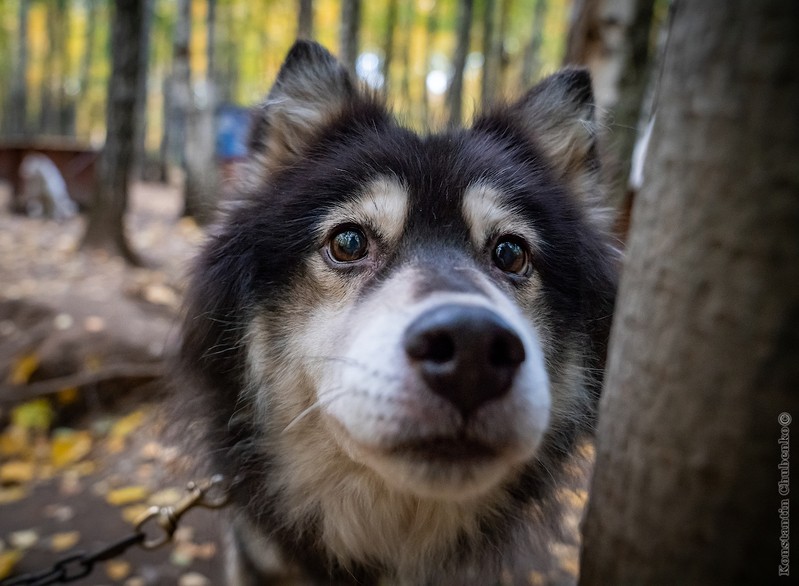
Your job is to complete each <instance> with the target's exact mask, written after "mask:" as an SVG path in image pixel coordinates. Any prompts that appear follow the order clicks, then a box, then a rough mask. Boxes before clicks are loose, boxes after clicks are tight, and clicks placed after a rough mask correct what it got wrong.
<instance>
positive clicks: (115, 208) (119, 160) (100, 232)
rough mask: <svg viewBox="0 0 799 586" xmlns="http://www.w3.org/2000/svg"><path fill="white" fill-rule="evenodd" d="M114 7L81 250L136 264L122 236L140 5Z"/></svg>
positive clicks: (130, 0) (138, 78)
mask: <svg viewBox="0 0 799 586" xmlns="http://www.w3.org/2000/svg"><path fill="white" fill-rule="evenodd" d="M114 6H115V9H116V11H115V13H114V17H113V24H112V31H111V32H112V38H113V39H114V42H113V43H112V55H111V60H112V64H111V76H110V78H109V83H108V105H107V108H106V127H107V134H106V140H105V147H104V148H103V152H102V154H101V155H100V160H99V164H98V167H97V173H98V176H97V188H96V190H95V192H94V195H93V198H92V206H91V209H90V210H89V218H88V225H87V227H86V233H85V235H84V237H83V247H84V248H99V249H103V250H106V251H108V252H109V253H112V254H120V255H122V257H123V258H125V259H126V260H127V261H129V262H131V263H133V264H139V260H138V258H137V256H136V255H135V254H134V253H133V251H132V250H131V248H130V246H129V245H128V241H127V238H126V237H125V230H124V215H125V209H126V208H127V203H128V179H129V177H130V171H131V162H132V160H133V149H134V145H133V134H134V131H135V128H136V113H137V111H136V107H135V106H136V96H137V95H138V90H137V87H138V85H139V84H140V83H142V77H143V75H142V72H141V71H140V66H141V60H140V58H139V51H140V50H141V48H140V43H141V27H142V26H143V22H144V2H143V0H118V1H117V2H115V3H114Z"/></svg>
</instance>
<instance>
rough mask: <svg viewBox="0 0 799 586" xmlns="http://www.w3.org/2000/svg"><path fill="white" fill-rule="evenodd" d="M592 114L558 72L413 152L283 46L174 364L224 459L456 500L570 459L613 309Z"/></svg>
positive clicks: (326, 61) (418, 142)
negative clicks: (253, 458)
mask: <svg viewBox="0 0 799 586" xmlns="http://www.w3.org/2000/svg"><path fill="white" fill-rule="evenodd" d="M592 100H593V98H592V93H591V88H590V79H589V76H588V74H587V73H586V72H584V71H582V70H566V71H564V72H561V73H559V74H556V75H554V76H552V77H550V78H548V79H546V80H544V81H543V82H542V83H540V84H539V85H538V86H536V87H535V88H534V89H533V90H531V91H530V92H529V93H528V94H527V95H525V96H524V97H523V98H522V99H521V100H520V101H518V102H516V103H513V104H510V105H507V106H504V107H501V108H498V109H496V110H495V111H493V112H490V113H487V114H485V115H483V116H482V117H479V118H478V119H477V120H476V121H475V122H474V124H473V125H472V127H471V128H470V129H466V130H452V131H448V132H445V133H443V134H436V135H430V136H424V137H421V136H419V135H417V134H415V133H413V132H411V131H409V130H407V129H404V128H402V127H401V126H399V125H398V124H397V123H396V121H395V120H394V118H393V117H392V116H391V114H390V113H389V111H388V110H387V109H386V108H385V107H384V106H383V105H382V104H381V103H380V101H379V100H377V99H375V98H373V97H371V96H369V95H366V94H365V93H363V92H361V91H360V90H358V89H357V88H356V86H355V85H354V84H353V82H352V80H351V79H350V77H349V75H348V73H347V72H346V71H345V69H344V68H343V67H342V66H341V65H340V64H339V63H338V62H337V61H336V60H335V59H334V58H333V57H332V56H331V55H330V54H329V53H327V51H325V50H324V49H323V48H321V47H320V46H318V45H316V44H313V43H308V42H299V43H298V44H297V45H295V46H294V48H293V49H292V50H291V52H290V54H289V56H288V58H287V59H286V62H285V64H284V65H283V68H282V69H281V71H280V74H279V76H278V78H277V81H276V83H275V85H274V88H273V89H272V91H271V92H270V94H269V96H268V98H267V101H266V102H265V104H264V105H263V106H262V108H261V109H260V111H259V112H258V113H257V117H256V120H255V123H254V128H253V132H252V136H251V141H250V142H251V144H250V147H251V150H252V158H251V162H250V165H249V178H248V181H249V183H250V187H249V188H248V191H249V193H248V194H247V195H248V197H246V198H244V199H243V201H241V202H239V203H238V204H236V205H235V206H234V207H233V208H232V209H231V210H230V211H229V213H228V215H227V218H226V220H225V221H224V223H223V225H222V226H221V227H220V229H219V231H218V233H217V234H216V235H215V236H214V237H213V238H212V239H211V240H210V242H209V244H208V246H207V248H206V250H205V252H204V254H203V256H202V257H201V262H200V265H199V268H198V271H197V275H196V277H195V280H194V283H193V285H192V288H191V301H190V306H189V318H188V320H187V325H186V337H185V343H184V357H185V358H186V360H187V361H188V362H189V364H190V366H191V368H192V369H193V370H194V371H198V372H200V374H201V375H202V377H203V381H204V382H205V383H206V384H208V385H209V386H211V387H213V388H214V389H215V390H216V392H215V394H214V397H215V400H216V403H214V409H215V410H217V411H218V414H217V415H218V417H219V418H220V423H222V424H223V425H222V426H226V427H225V428H226V429H227V430H232V431H231V435H232V437H233V439H232V440H230V445H231V446H234V445H238V444H236V442H238V443H239V444H241V443H242V442H243V441H244V440H243V439H242V438H243V437H245V436H246V437H247V438H248V439H247V442H246V443H247V446H248V448H247V449H248V450H250V451H257V450H263V451H269V452H271V453H272V456H270V457H273V458H278V459H279V458H285V459H287V460H290V462H288V464H287V466H288V467H292V466H293V467H294V468H296V469H298V470H301V472H298V474H301V475H302V474H305V475H307V476H308V478H311V477H312V474H311V472H312V470H311V469H312V468H313V467H314V466H317V467H324V466H325V465H326V464H327V463H328V462H336V464H335V465H336V466H339V467H342V468H346V469H347V470H356V471H360V473H363V474H367V475H369V474H371V475H373V476H374V478H376V479H379V481H380V482H384V483H385V485H387V486H388V487H390V488H391V489H394V490H398V491H404V492H407V493H413V494H415V495H417V496H421V497H424V498H434V499H438V498H447V499H454V500H468V499H471V498H473V497H476V496H478V495H482V494H484V493H486V492H487V491H489V490H490V489H491V488H492V487H495V486H497V485H499V484H501V483H504V482H506V481H508V480H510V479H511V478H522V477H525V472H526V471H527V472H529V470H530V469H531V467H535V462H540V461H541V460H542V459H546V458H549V459H556V458H557V457H558V454H560V453H562V452H564V451H566V450H567V449H568V447H569V443H570V441H571V438H573V436H574V434H575V430H577V429H578V428H580V427H582V426H584V425H586V424H587V423H590V420H591V417H592V414H593V404H594V402H595V399H596V392H597V388H598V385H597V384H598V378H599V375H598V373H599V372H600V369H601V366H602V361H603V353H604V345H605V343H606V341H607V332H608V327H609V321H610V314H611V310H612V302H613V292H614V283H613V271H612V260H611V258H610V257H611V254H610V253H609V247H608V245H607V242H606V240H605V239H604V237H603V236H602V235H601V234H602V226H601V224H602V222H603V219H602V217H601V213H600V210H599V207H598V206H597V201H598V199H599V193H600V190H599V186H598V163H597V154H596V147H595V122H594V117H593V104H592ZM222 426H220V427H222ZM242 428H246V429H247V431H246V432H243V431H236V430H240V429H242ZM253 435H254V436H255V439H252V438H253ZM253 444H255V445H256V447H253ZM233 449H235V448H233ZM275 454H277V455H275ZM527 476H529V474H527Z"/></svg>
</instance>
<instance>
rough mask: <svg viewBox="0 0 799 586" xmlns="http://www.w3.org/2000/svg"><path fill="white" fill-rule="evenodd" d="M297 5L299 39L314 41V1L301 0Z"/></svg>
mask: <svg viewBox="0 0 799 586" xmlns="http://www.w3.org/2000/svg"><path fill="white" fill-rule="evenodd" d="M297 4H298V6H297V38H298V39H313V0H299V1H298V2H297Z"/></svg>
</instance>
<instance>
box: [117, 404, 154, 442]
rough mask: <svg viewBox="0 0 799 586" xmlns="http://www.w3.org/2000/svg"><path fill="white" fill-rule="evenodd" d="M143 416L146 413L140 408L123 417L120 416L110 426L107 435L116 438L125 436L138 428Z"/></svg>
mask: <svg viewBox="0 0 799 586" xmlns="http://www.w3.org/2000/svg"><path fill="white" fill-rule="evenodd" d="M145 416H146V413H145V412H144V411H143V410H141V409H137V410H136V411H133V412H132V413H129V414H127V415H125V417H122V418H121V419H119V420H118V421H117V422H116V423H114V425H112V426H111V431H110V432H109V435H110V436H111V437H116V438H125V437H127V436H128V435H130V434H131V432H133V431H135V430H136V429H138V427H139V426H140V425H141V424H142V422H144V418H145Z"/></svg>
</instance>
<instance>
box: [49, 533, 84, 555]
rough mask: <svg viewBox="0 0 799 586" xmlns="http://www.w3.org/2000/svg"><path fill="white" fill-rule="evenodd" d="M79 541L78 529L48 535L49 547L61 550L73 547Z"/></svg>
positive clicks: (56, 550)
mask: <svg viewBox="0 0 799 586" xmlns="http://www.w3.org/2000/svg"><path fill="white" fill-rule="evenodd" d="M79 541H80V531H65V532H63V533H55V534H54V535H52V536H51V537H50V549H52V550H53V551H54V552H56V553H58V552H62V551H66V550H68V549H71V548H73V547H75V546H76V545H77V544H78V542H79Z"/></svg>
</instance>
